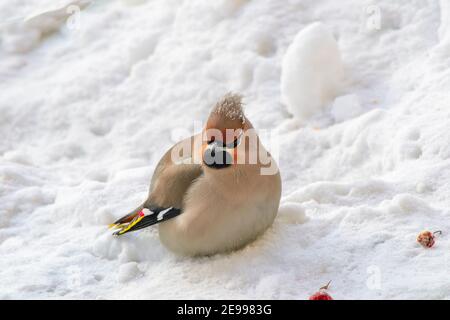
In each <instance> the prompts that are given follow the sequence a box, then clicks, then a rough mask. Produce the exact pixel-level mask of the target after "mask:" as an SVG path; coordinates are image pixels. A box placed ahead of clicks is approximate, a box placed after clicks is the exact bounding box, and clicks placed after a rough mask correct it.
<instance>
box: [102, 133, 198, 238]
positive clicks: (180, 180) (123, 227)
mask: <svg viewBox="0 0 450 320" xmlns="http://www.w3.org/2000/svg"><path fill="white" fill-rule="evenodd" d="M197 138H199V136H198V135H197V136H193V137H190V138H188V139H185V140H183V141H181V142H179V143H177V144H176V145H175V146H173V147H172V148H171V149H170V150H169V151H167V152H166V154H165V155H164V156H163V157H162V158H161V160H160V161H159V163H158V165H157V166H156V169H155V172H154V174H153V177H152V180H151V184H150V192H149V196H148V198H147V200H146V201H145V202H144V203H143V204H141V205H140V206H139V207H137V208H136V209H134V210H133V211H132V212H130V213H129V214H127V215H125V216H124V217H122V218H120V219H118V220H117V221H116V222H114V223H113V224H112V225H110V227H114V228H119V229H120V230H119V231H117V232H116V233H115V235H122V234H124V233H127V232H130V231H135V230H139V229H142V228H145V227H148V226H151V225H153V224H157V223H160V222H162V221H165V220H168V219H172V218H174V217H176V216H177V215H179V214H181V213H182V210H183V200H184V196H185V194H186V193H187V191H188V189H189V188H190V186H191V185H192V183H193V182H194V181H195V180H196V179H197V178H199V177H200V176H201V175H202V174H203V170H202V168H201V166H200V165H199V164H194V163H193V161H192V152H194V151H193V150H194V142H195V139H197ZM183 145H184V146H189V145H190V146H191V147H190V148H186V149H182V150H183V151H181V160H182V161H179V160H180V159H177V160H178V161H173V159H172V158H173V157H172V151H173V150H174V149H175V148H178V149H179V148H180V146H183ZM178 149H175V150H176V152H177V156H180V152H178V151H179V150H178ZM183 153H184V154H183ZM186 159H187V160H189V159H191V162H190V163H189V161H184V160H186Z"/></svg>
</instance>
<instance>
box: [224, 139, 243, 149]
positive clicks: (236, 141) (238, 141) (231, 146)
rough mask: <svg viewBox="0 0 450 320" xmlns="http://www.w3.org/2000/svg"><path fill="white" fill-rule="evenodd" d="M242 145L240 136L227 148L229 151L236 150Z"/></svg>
mask: <svg viewBox="0 0 450 320" xmlns="http://www.w3.org/2000/svg"><path fill="white" fill-rule="evenodd" d="M240 143H241V136H239V137H237V138H236V139H234V141H233V142H231V143H229V144H227V145H226V147H227V148H229V149H234V148H236V147H237V146H238V145H239V144H240Z"/></svg>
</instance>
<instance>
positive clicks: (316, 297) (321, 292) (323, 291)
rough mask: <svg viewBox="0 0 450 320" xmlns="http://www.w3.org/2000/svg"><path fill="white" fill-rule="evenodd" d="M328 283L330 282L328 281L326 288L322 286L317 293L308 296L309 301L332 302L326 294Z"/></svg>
mask: <svg viewBox="0 0 450 320" xmlns="http://www.w3.org/2000/svg"><path fill="white" fill-rule="evenodd" d="M330 283H331V281H329V282H328V283H327V285H326V286H323V287H322V288H320V289H319V291H317V292H316V293H314V294H313V295H312V296H310V297H309V300H333V298H332V297H331V296H330V295H329V294H328V292H327V290H328V287H329V286H330Z"/></svg>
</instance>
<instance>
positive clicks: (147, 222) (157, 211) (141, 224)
mask: <svg viewBox="0 0 450 320" xmlns="http://www.w3.org/2000/svg"><path fill="white" fill-rule="evenodd" d="M149 207H151V209H148V208H147V207H146V206H145V205H144V204H142V205H140V206H139V207H137V208H136V209H134V210H133V211H132V212H130V213H129V214H127V215H126V216H124V217H122V218H120V219H118V220H117V221H116V222H114V223H112V224H110V225H109V227H110V228H114V229H119V230H117V231H116V232H114V233H113V234H114V235H115V236H120V235H122V234H125V233H127V232H131V231H136V230H140V229H143V228H146V227H149V226H152V225H154V224H157V223H160V222H163V221H166V220H169V219H172V218H175V217H176V216H178V215H179V214H180V213H181V210H180V209H177V208H173V207H169V208H161V207H154V206H149Z"/></svg>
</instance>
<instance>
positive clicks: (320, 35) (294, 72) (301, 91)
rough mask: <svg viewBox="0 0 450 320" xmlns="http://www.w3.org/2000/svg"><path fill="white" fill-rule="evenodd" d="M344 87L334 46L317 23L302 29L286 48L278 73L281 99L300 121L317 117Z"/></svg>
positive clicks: (337, 48) (327, 32)
mask: <svg viewBox="0 0 450 320" xmlns="http://www.w3.org/2000/svg"><path fill="white" fill-rule="evenodd" d="M343 87H344V66H343V62H342V60H341V54H340V52H339V47H338V44H337V43H336V40H335V39H334V38H333V35H332V34H331V33H330V32H329V31H328V30H327V28H326V27H325V26H324V25H323V24H322V23H320V22H315V23H313V24H311V25H309V26H307V27H306V28H304V29H302V30H301V31H300V32H299V33H298V34H297V35H296V36H295V38H294V40H293V42H292V43H291V44H290V45H289V47H288V48H287V50H286V53H285V55H284V57H283V62H282V70H281V98H282V100H283V102H284V103H285V104H286V106H287V108H288V110H289V111H290V112H291V113H292V114H293V115H294V116H296V117H299V118H300V119H303V120H304V119H308V118H310V117H311V116H314V115H315V114H318V113H321V112H322V110H323V109H324V107H325V106H326V105H327V104H328V103H329V102H330V101H332V99H333V98H334V97H335V96H336V94H337V93H338V92H340V91H341V90H342V89H343Z"/></svg>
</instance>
